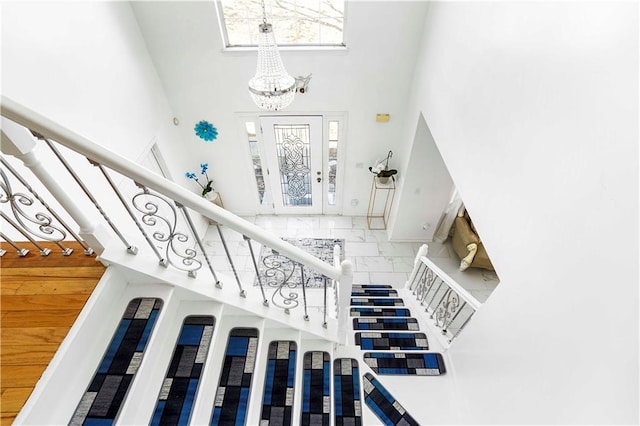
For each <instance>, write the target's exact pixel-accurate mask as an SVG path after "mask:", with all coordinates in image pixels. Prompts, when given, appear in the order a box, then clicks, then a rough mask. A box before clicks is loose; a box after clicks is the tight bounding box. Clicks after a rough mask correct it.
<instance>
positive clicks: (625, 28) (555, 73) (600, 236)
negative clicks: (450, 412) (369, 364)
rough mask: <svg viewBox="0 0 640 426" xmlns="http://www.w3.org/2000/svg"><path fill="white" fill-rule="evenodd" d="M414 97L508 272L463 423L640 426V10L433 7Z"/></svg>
mask: <svg viewBox="0 0 640 426" xmlns="http://www.w3.org/2000/svg"><path fill="white" fill-rule="evenodd" d="M414 94H415V96H414V97H413V98H412V100H411V105H410V108H409V112H408V116H410V117H413V120H417V117H418V114H419V112H422V113H423V114H424V117H425V119H426V121H427V123H429V128H430V129H431V133H432V134H433V138H434V140H435V141H436V144H437V145H438V148H439V150H440V152H441V154H442V157H443V158H444V161H445V163H446V164H447V166H448V168H449V171H450V173H451V176H452V177H453V179H454V181H455V182H456V186H457V187H458V189H459V191H460V194H461V197H462V199H463V200H464V201H465V203H466V205H467V207H468V208H469V210H470V212H471V214H472V216H473V218H474V222H475V224H476V226H477V227H478V229H479V231H480V233H481V234H482V236H483V241H484V244H485V245H486V247H487V250H488V251H489V252H490V253H491V259H492V261H493V263H494V265H495V267H496V269H497V272H498V274H499V275H500V285H499V286H498V288H497V290H496V291H495V292H494V294H493V295H492V296H491V298H489V300H488V302H487V303H486V305H484V306H483V307H482V309H481V310H480V311H479V312H478V314H477V315H476V316H475V317H474V319H473V320H472V321H471V323H470V324H469V326H468V328H467V329H466V330H465V331H464V332H463V333H462V335H461V336H460V337H459V339H458V340H457V341H456V342H454V345H453V346H452V348H451V349H450V355H451V357H452V360H453V361H454V365H453V366H452V367H453V371H451V373H452V374H454V375H455V377H456V380H457V383H458V389H459V392H460V397H461V405H460V410H459V418H458V419H456V420H457V421H459V422H461V423H469V424H471V423H473V424H483V423H489V424H522V423H530V424H569V423H578V424H614V423H628V424H637V423H638V420H639V419H638V398H639V394H638V4H637V2H529V3H525V2H513V3H511V2H474V3H471V2H469V3H460V2H437V3H432V7H431V8H430V11H429V15H428V18H427V20H426V23H425V33H424V38H423V45H422V47H421V55H420V59H419V64H418V67H417V69H416V78H415V84H414ZM411 127H413V128H415V124H409V128H411Z"/></svg>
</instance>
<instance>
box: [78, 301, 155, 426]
mask: <svg viewBox="0 0 640 426" xmlns="http://www.w3.org/2000/svg"><path fill="white" fill-rule="evenodd" d="M161 308H162V300H161V299H154V298H138V299H133V300H132V301H131V302H129V305H128V306H127V309H126V310H125V312H124V315H123V316H122V320H121V321H120V324H119V325H118V328H117V329H116V332H115V334H114V336H113V338H112V339H111V343H109V346H108V347H107V351H106V353H105V354H104V357H103V358H102V361H101V362H100V366H99V367H98V371H97V372H96V374H95V375H94V376H93V379H92V380H91V383H90V385H89V388H88V389H87V391H86V392H85V394H84V395H83V396H82V399H81V400H80V403H79V404H78V407H77V408H76V411H75V413H74V414H73V417H72V418H71V421H70V422H69V424H71V425H84V424H86V425H91V424H100V425H107V424H112V423H113V422H114V421H115V419H116V417H117V415H118V412H119V411H120V407H121V405H122V402H123V401H124V399H125V396H126V394H127V391H128V390H129V386H130V385H131V382H132V381H133V377H134V376H135V374H136V372H137V371H138V367H139V366H140V363H141V362H142V357H143V355H144V351H145V349H146V347H147V342H148V340H149V336H150V335H151V331H152V330H153V326H154V325H155V323H156V319H157V317H158V313H159V312H160V309H161Z"/></svg>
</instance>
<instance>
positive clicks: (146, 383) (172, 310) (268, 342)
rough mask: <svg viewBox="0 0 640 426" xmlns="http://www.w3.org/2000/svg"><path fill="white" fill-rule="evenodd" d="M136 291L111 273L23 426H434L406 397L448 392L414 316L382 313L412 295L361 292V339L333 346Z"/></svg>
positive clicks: (128, 279)
mask: <svg viewBox="0 0 640 426" xmlns="http://www.w3.org/2000/svg"><path fill="white" fill-rule="evenodd" d="M138 278H140V277H138ZM138 281H144V280H139V279H135V278H134V277H133V276H132V274H131V271H128V270H126V269H124V268H122V267H120V266H111V267H109V268H108V269H107V272H106V273H105V276H104V278H103V279H102V280H101V282H100V284H99V285H98V287H97V288H96V291H95V292H94V294H93V295H92V296H91V298H90V300H89V301H88V302H87V305H86V307H85V310H84V311H83V312H82V314H81V315H80V318H79V321H78V322H77V323H76V324H75V325H74V327H73V328H72V330H71V332H70V333H69V336H68V337H67V339H65V341H64V342H63V344H62V346H61V348H60V350H59V351H58V353H57V354H56V356H55V357H54V359H53V361H52V363H51V365H50V367H49V369H48V370H47V371H46V372H45V374H44V375H43V377H42V379H41V380H40V382H39V384H38V386H37V387H36V390H35V391H34V393H33V395H32V396H31V398H30V399H29V401H28V402H27V404H26V405H25V407H24V409H23V410H22V412H21V413H20V414H19V416H18V418H17V419H16V424H102V422H107V423H110V422H113V421H114V420H115V421H116V422H117V423H124V424H247V425H254V424H255V425H258V424H272V425H276V424H308V425H316V424H318V425H348V424H353V425H372V424H407V425H412V424H428V423H431V422H432V421H431V420H430V416H429V413H428V412H425V411H424V410H423V409H422V406H421V404H420V399H419V400H418V403H416V398H410V397H409V398H408V397H407V396H406V395H405V394H406V392H405V391H406V389H411V388H413V390H414V391H415V390H418V389H419V390H420V391H421V392H425V395H428V394H429V393H430V390H429V389H428V388H429V387H431V388H432V390H436V391H437V393H442V392H443V389H445V388H446V386H445V388H443V387H442V384H443V383H444V382H443V380H442V379H443V378H446V374H445V371H446V369H445V361H444V358H443V357H442V355H440V354H439V353H437V352H434V351H432V350H431V349H429V345H430V339H429V338H428V333H424V332H422V331H420V330H421V325H420V323H421V321H420V319H419V318H413V317H411V316H409V315H410V313H411V310H412V309H416V308H415V307H412V306H402V307H398V308H388V307H386V305H387V304H388V303H390V301H393V303H394V304H396V305H398V304H400V303H404V300H403V299H405V298H406V299H409V298H407V297H403V295H404V294H405V290H404V289H391V288H390V286H383V285H375V286H372V285H355V286H354V287H353V297H352V301H353V303H355V304H354V305H352V307H351V308H350V315H351V317H352V323H353V330H352V331H350V332H349V337H348V338H349V342H348V343H347V344H346V345H336V344H335V343H334V342H331V341H329V340H327V339H322V338H319V337H318V336H315V335H312V334H309V333H306V332H304V331H301V330H299V329H295V328H293V327H290V326H287V325H284V324H282V323H281V322H279V321H273V320H270V319H266V318H262V317H259V316H256V315H254V314H252V313H251V312H247V311H246V310H244V309H241V308H238V307H236V306H231V305H226V304H223V303H218V302H213V301H211V300H207V298H205V297H202V296H199V295H198V294H197V293H195V292H191V291H188V290H186V289H183V288H179V287H176V288H170V287H168V286H164V285H162V284H152V283H144V282H138ZM364 299H366V303H368V304H370V305H371V306H367V307H363V306H361V303H364V301H363V300H364ZM109 300H112V302H109ZM114 300H115V301H116V302H115V303H113V301H114ZM407 302H408V303H407V305H411V301H410V300H408V301H407ZM378 305H383V307H378ZM115 312H119V314H118V315H115V314H114V313H115ZM299 320H300V319H297V318H291V321H293V322H295V321H299ZM433 340H434V341H436V342H437V340H436V339H433ZM437 346H438V345H437V343H436V347H437ZM429 376H431V377H429ZM428 380H435V382H434V383H431V384H429V383H428ZM414 393H415V392H414ZM445 393H446V392H445ZM394 397H396V398H397V400H396V399H395V398H394ZM403 397H404V398H405V399H406V402H405V400H404V399H403ZM434 423H437V421H435V422H434Z"/></svg>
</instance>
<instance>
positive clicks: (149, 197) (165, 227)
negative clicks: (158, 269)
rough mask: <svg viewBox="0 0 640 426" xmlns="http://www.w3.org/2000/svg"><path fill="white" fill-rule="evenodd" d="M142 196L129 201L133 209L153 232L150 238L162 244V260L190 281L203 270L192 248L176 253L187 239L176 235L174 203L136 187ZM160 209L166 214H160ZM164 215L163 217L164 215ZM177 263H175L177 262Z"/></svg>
mask: <svg viewBox="0 0 640 426" xmlns="http://www.w3.org/2000/svg"><path fill="white" fill-rule="evenodd" d="M136 185H137V186H138V187H139V188H140V189H141V190H142V192H140V193H138V194H136V195H134V196H133V197H132V199H131V204H132V205H133V207H134V208H135V209H136V210H138V211H139V212H140V213H142V217H141V219H140V221H141V222H142V223H143V224H145V225H146V226H148V227H149V228H151V229H153V230H154V231H153V233H152V234H151V236H152V237H153V239H154V240H155V241H157V242H159V243H161V244H164V256H163V259H164V260H165V262H167V264H170V265H171V266H173V267H174V268H176V269H179V270H181V271H185V272H187V274H188V275H189V277H191V278H195V277H196V273H197V271H198V270H199V269H200V268H201V267H202V262H200V261H199V260H198V259H196V258H195V257H196V255H197V252H196V251H195V250H194V249H192V248H185V249H179V248H178V247H177V243H186V242H187V241H189V237H188V236H187V235H186V234H185V233H183V232H180V231H178V229H177V226H178V212H177V211H176V208H175V204H174V202H173V200H171V201H168V200H167V199H166V198H164V197H162V196H160V195H158V194H155V193H152V192H150V191H149V189H148V188H147V187H145V186H144V185H141V184H138V183H136ZM161 205H163V206H164V207H166V208H167V209H168V210H166V211H161V208H160V206H161ZM163 213H166V216H165V215H163ZM176 260H178V261H176Z"/></svg>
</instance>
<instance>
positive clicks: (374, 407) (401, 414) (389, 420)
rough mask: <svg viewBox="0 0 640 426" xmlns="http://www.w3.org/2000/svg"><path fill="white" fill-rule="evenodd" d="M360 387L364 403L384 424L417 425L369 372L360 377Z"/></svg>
mask: <svg viewBox="0 0 640 426" xmlns="http://www.w3.org/2000/svg"><path fill="white" fill-rule="evenodd" d="M362 387H363V389H364V401H365V403H366V404H367V405H368V406H369V408H371V411H373V412H374V413H375V415H376V416H378V418H379V419H380V420H382V421H383V422H384V424H387V425H389V424H390V425H403V426H404V425H406V426H419V423H418V422H416V421H415V419H414V418H413V417H411V415H410V414H409V413H408V412H407V410H405V409H404V407H403V406H402V405H401V404H400V403H399V402H398V401H397V400H396V399H395V398H394V397H393V396H392V395H391V394H390V393H389V391H387V390H386V389H385V388H384V386H382V384H381V383H380V382H379V381H378V379H376V378H375V377H373V375H372V374H371V373H366V374H365V375H364V377H363V378H362Z"/></svg>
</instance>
